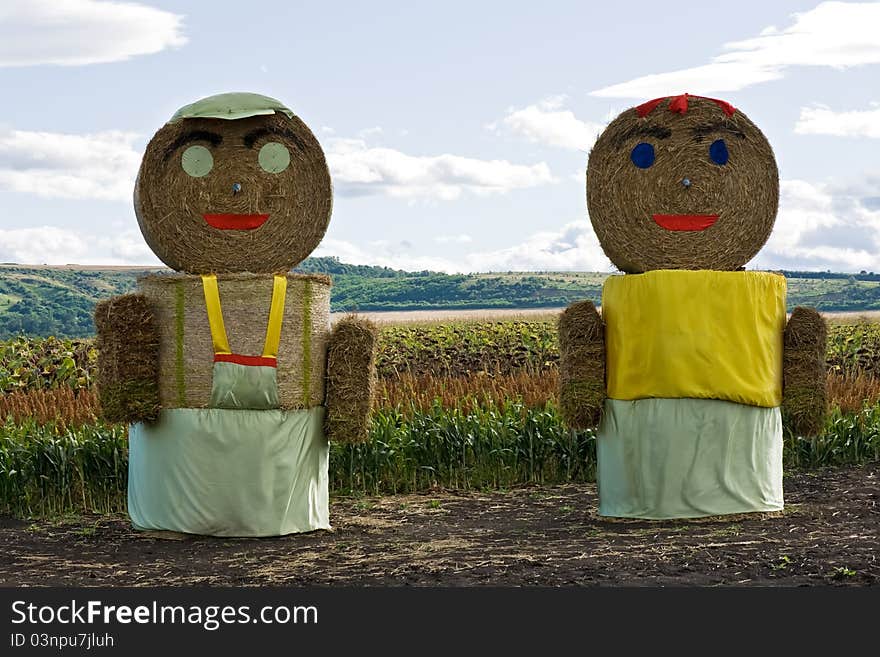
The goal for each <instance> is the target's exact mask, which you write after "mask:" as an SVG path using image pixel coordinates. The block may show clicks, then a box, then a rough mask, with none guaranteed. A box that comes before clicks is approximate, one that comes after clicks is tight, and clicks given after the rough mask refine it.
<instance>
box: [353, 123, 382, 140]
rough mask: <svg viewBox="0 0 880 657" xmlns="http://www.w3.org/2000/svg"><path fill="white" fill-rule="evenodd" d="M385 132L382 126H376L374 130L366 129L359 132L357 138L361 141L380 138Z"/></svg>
mask: <svg viewBox="0 0 880 657" xmlns="http://www.w3.org/2000/svg"><path fill="white" fill-rule="evenodd" d="M383 132H385V131H384V130H382V126H380V125H374V126H373V127H372V128H364V129H363V130H359V131H358V133H357V136H358V138H359V139H368V138H369V137H378V136H379V135H381V134H382V133H383Z"/></svg>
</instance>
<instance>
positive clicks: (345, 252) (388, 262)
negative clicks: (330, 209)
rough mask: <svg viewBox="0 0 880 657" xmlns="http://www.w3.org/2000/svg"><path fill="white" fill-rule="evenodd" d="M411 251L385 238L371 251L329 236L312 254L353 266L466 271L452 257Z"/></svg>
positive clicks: (448, 272)
mask: <svg viewBox="0 0 880 657" xmlns="http://www.w3.org/2000/svg"><path fill="white" fill-rule="evenodd" d="M407 251H409V249H405V248H400V245H399V244H398V245H390V244H388V243H387V242H383V241H380V242H376V243H373V244H371V248H370V249H369V250H364V249H362V248H361V247H360V246H358V245H356V244H353V243H352V242H348V241H346V240H339V239H333V238H325V239H324V240H323V241H322V242H321V244H320V246H318V248H317V249H316V250H315V252H314V253H313V254H312V255H314V256H316V257H328V256H335V257H337V258H339V259H340V260H341V261H342V262H346V263H349V264H352V265H376V266H379V267H391V268H392V269H403V270H406V271H424V270H428V271H442V272H446V273H447V274H454V273H458V272H462V271H464V270H463V269H462V265H461V264H460V263H456V262H454V261H452V260H449V259H446V258H439V257H435V256H421V255H417V254H413V253H408V252H407Z"/></svg>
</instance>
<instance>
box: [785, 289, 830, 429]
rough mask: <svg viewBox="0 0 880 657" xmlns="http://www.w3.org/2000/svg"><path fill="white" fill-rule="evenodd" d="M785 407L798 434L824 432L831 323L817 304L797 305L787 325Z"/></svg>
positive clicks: (790, 422)
mask: <svg viewBox="0 0 880 657" xmlns="http://www.w3.org/2000/svg"><path fill="white" fill-rule="evenodd" d="M783 344H784V347H783V361H782V379H783V385H782V410H783V413H784V414H785V416H786V418H787V419H788V421H789V424H790V425H791V428H792V431H793V432H794V433H795V434H796V435H798V436H807V437H813V436H818V435H819V434H821V433H822V430H823V429H824V427H825V416H826V413H827V406H828V400H827V393H826V387H825V386H826V371H825V370H826V363H825V352H826V350H827V347H828V327H827V325H826V324H825V320H824V319H822V316H821V315H820V314H819V313H818V312H816V310H815V309H813V308H804V307H801V306H798V307H797V308H795V309H794V310H793V311H792V313H791V317H790V318H789V320H788V324H787V325H786V327H785V335H784V342H783Z"/></svg>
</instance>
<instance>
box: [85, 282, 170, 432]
mask: <svg viewBox="0 0 880 657" xmlns="http://www.w3.org/2000/svg"><path fill="white" fill-rule="evenodd" d="M95 326H96V327H97V331H98V339H97V344H96V346H97V349H98V368H97V388H98V395H99V399H100V401H101V409H102V415H103V417H104V418H105V419H107V420H108V421H110V422H125V423H129V422H141V421H151V420H155V419H156V418H157V417H158V415H159V409H160V400H159V342H160V338H159V329H158V326H157V323H156V318H155V313H154V308H153V304H152V303H151V301H150V299H149V298H148V297H146V296H145V295H142V294H125V295H122V296H118V297H113V298H111V299H105V300H103V301H100V302H98V304H97V305H96V306H95Z"/></svg>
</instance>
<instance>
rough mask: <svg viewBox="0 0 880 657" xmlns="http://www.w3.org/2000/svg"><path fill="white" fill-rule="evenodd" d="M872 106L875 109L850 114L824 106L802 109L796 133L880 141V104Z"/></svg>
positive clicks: (796, 125) (853, 111) (850, 112)
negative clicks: (870, 138)
mask: <svg viewBox="0 0 880 657" xmlns="http://www.w3.org/2000/svg"><path fill="white" fill-rule="evenodd" d="M872 105H873V109H869V110H851V111H848V112H835V111H834V110H832V109H830V108H828V107H825V106H822V105H818V106H815V107H802V108H801V115H800V118H799V119H798V121H797V123H796V124H795V126H794V131H795V132H796V133H798V134H801V135H834V136H836V137H872V138H874V139H880V103H872Z"/></svg>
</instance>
